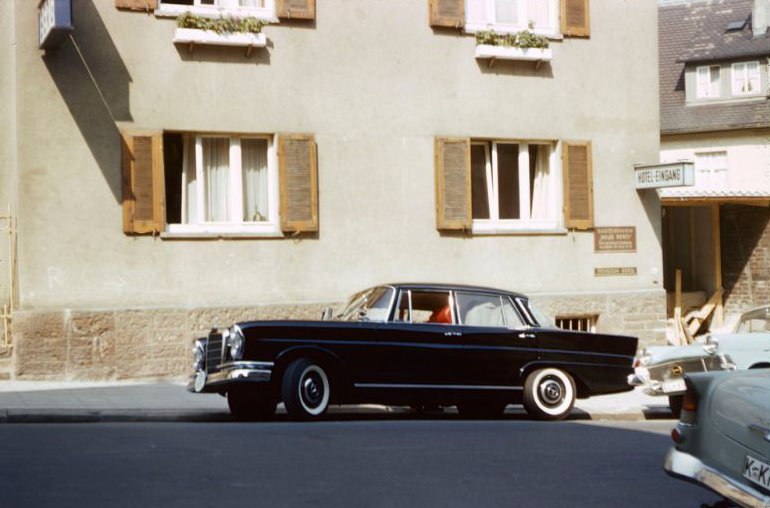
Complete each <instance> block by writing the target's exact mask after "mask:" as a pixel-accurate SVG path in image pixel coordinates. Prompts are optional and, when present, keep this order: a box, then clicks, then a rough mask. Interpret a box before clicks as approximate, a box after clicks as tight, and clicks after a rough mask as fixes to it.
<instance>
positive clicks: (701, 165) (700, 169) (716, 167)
mask: <svg viewBox="0 0 770 508" xmlns="http://www.w3.org/2000/svg"><path fill="white" fill-rule="evenodd" d="M728 184H729V182H728V178H727V152H725V151H718V152H700V153H696V154H695V185H696V186H697V187H701V188H706V189H724V188H727V187H728Z"/></svg>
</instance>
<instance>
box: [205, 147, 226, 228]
mask: <svg viewBox="0 0 770 508" xmlns="http://www.w3.org/2000/svg"><path fill="white" fill-rule="evenodd" d="M203 178H204V181H205V182H206V190H205V196H206V221H207V222H228V221H229V220H230V213H229V206H228V202H229V199H228V194H229V188H230V139H229V138H203Z"/></svg>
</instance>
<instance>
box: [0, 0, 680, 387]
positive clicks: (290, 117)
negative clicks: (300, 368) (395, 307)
mask: <svg viewBox="0 0 770 508" xmlns="http://www.w3.org/2000/svg"><path fill="white" fill-rule="evenodd" d="M43 4H45V2H43V3H41V5H43ZM71 6H72V25H73V27H74V29H73V30H72V31H71V32H69V33H65V35H64V36H63V37H62V38H61V39H62V40H61V42H60V44H59V45H58V46H57V47H55V48H50V49H39V44H40V41H39V34H38V32H36V31H35V30H34V27H35V26H37V25H38V10H37V9H36V7H35V6H34V5H33V4H32V3H30V2H23V1H20V0H0V9H1V10H2V14H3V16H2V17H0V24H3V25H4V26H3V28H5V29H4V30H2V35H0V37H2V48H0V55H1V56H2V59H1V60H0V66H2V69H1V72H0V75H2V77H3V78H2V79H3V81H2V82H0V83H2V87H0V101H2V105H3V107H2V108H0V115H2V121H3V125H5V126H6V128H5V129H4V131H5V132H7V135H5V136H3V137H2V138H3V139H0V156H2V158H1V160H2V164H3V167H2V182H0V183H1V184H2V190H0V211H1V210H3V209H4V208H3V207H4V206H6V205H9V204H10V208H11V210H12V215H13V218H14V220H15V223H16V225H17V228H16V230H17V236H16V238H17V244H18V248H17V255H16V258H17V259H16V266H17V269H16V272H15V275H14V276H13V277H14V278H15V280H16V282H15V287H17V288H18V289H17V293H18V295H17V297H16V300H15V301H14V302H13V304H14V305H13V313H12V314H13V316H12V322H11V329H12V342H13V348H12V360H11V361H10V363H9V365H10V367H9V370H10V375H11V376H12V377H15V378H18V379H32V378H35V379H40V378H52V379H61V378H66V379H115V378H137V377H158V376H163V377H167V376H182V375H184V374H185V373H186V372H187V370H188V367H189V347H190V341H191V339H193V338H194V337H196V336H200V334H202V333H205V331H206V330H208V329H209V328H210V327H211V326H212V325H214V324H222V325H224V324H228V323H230V322H232V321H234V320H237V319H241V320H243V319H262V318H316V317H317V316H318V315H319V314H320V312H321V310H322V308H323V307H324V306H326V305H329V304H333V303H335V302H340V301H342V300H344V299H345V298H346V296H347V295H349V294H351V293H352V292H353V291H355V290H358V289H361V288H363V287H366V286H369V285H373V284H377V283H382V282H387V281H394V280H399V281H403V280H415V281H435V282H457V283H470V284H484V285H490V286H496V287H503V288H509V289H514V290H518V291H521V292H524V293H527V294H529V295H531V296H532V297H533V298H534V299H535V300H536V301H538V302H539V303H540V304H541V306H542V307H543V309H544V310H545V311H547V312H550V313H551V314H552V315H554V316H556V317H557V318H559V319H560V320H561V321H560V322H562V323H566V326H573V325H574V326H586V327H590V328H592V329H594V330H595V331H599V332H602V331H606V332H617V333H628V334H632V335H638V336H639V337H640V339H641V345H644V344H650V343H653V342H656V341H657V342H660V341H662V338H663V329H664V323H663V320H664V319H665V292H664V289H663V270H662V264H661V242H662V236H661V229H660V220H661V219H660V207H659V204H658V200H657V196H655V195H654V194H653V195H650V194H645V193H639V192H637V191H636V190H635V188H634V183H633V166H634V164H636V163H640V162H651V161H656V160H657V159H658V155H659V113H658V111H659V109H658V80H657V78H656V73H655V69H657V62H658V60H657V58H658V57H657V49H656V48H657V31H656V29H655V27H656V24H657V6H656V4H655V1H654V0H644V1H639V0H590V1H589V0H561V1H559V0H542V1H527V2H525V1H523V0H508V1H505V2H494V1H491V0H489V1H487V0H467V2H463V1H458V0H451V1H449V0H433V1H430V2H429V1H428V0H424V1H423V0H419V1H415V0H393V1H388V2H375V1H373V0H363V1H355V2H353V1H350V0H317V1H316V2H313V1H305V0H302V1H299V0H283V1H281V0H275V1H274V0H261V1H260V0H254V1H245V0H240V1H229V0H212V1H203V0H186V1H184V0H178V1H166V0H160V1H159V2H156V1H144V0H143V1H129V0H110V1H108V0H72V1H71ZM188 12H189V14H186V13H188ZM222 16H224V17H225V18H226V19H233V18H235V19H236V20H238V19H240V20H241V21H235V22H232V23H235V25H233V26H235V30H236V32H237V33H235V34H233V33H225V34H219V33H217V32H216V31H208V32H206V31H203V30H200V29H198V28H196V27H202V26H204V23H210V22H211V20H214V21H216V20H217V19H219V18H220V17H222ZM246 16H247V17H248V20H247V22H246V23H245V24H244V22H243V21H242V19H243V18H244V17H246ZM207 20H208V21H207ZM257 20H259V22H266V23H268V24H267V25H265V26H264V28H262V30H261V32H259V33H255V31H256V30H258V28H259V27H257V28H255V26H254V25H255V24H259V23H258V21H257ZM528 27H531V29H530V30H529V32H530V34H529V35H530V36H531V34H535V35H539V36H542V37H544V38H545V39H546V40H547V41H548V43H549V44H548V48H536V47H535V48H528V49H526V50H525V49H521V48H517V47H513V48H511V47H505V46H494V45H493V46H494V47H493V49H491V50H489V48H486V46H488V45H489V44H478V45H477V38H478V39H479V41H480V42H481V43H484V42H485V41H486V39H484V37H489V32H488V31H489V30H493V31H494V32H496V33H498V34H505V33H517V32H520V31H522V30H527V29H528ZM220 29H221V27H220ZM230 29H233V28H232V26H231V27H230ZM479 32H480V34H479ZM477 36H478V37H477ZM534 39H535V40H536V41H541V40H542V39H541V38H534ZM486 42H488V41H486ZM516 44H519V43H516ZM538 44H540V43H538ZM524 45H526V44H524ZM482 46H483V47H482ZM485 50H489V51H492V53H491V55H493V56H492V57H491V56H490V53H484V51H485ZM500 51H502V52H500ZM628 55H634V57H633V58H629V56H628ZM511 58H512V59H511ZM611 227H622V228H623V231H625V232H626V233H627V235H628V234H630V235H631V236H632V240H633V241H632V242H630V243H628V245H622V246H621V247H620V248H617V247H612V245H613V244H612V241H611V238H610V241H609V243H607V244H606V245H609V247H608V248H606V249H605V248H602V247H597V245H598V242H599V240H597V238H599V236H600V234H603V235H605V236H603V237H602V238H605V239H606V238H607V236H606V234H607V232H608V231H610V232H611V231H614V230H612V229H607V228H611ZM9 237H10V235H9ZM0 256H8V255H7V254H4V253H2V254H0ZM0 260H1V261H3V263H2V264H0V266H5V264H6V263H8V262H9V260H6V259H4V258H0ZM4 283H5V285H4V286H3V287H8V286H9V283H8V281H4Z"/></svg>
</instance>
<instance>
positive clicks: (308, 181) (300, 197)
mask: <svg viewBox="0 0 770 508" xmlns="http://www.w3.org/2000/svg"><path fill="white" fill-rule="evenodd" d="M316 157H317V154H316V144H315V138H314V137H313V136H312V135H309V134H281V135H279V136H278V173H279V178H278V179H279V182H280V194H281V196H280V200H281V229H282V230H283V232H284V233H301V232H314V231H318V163H317V158H316Z"/></svg>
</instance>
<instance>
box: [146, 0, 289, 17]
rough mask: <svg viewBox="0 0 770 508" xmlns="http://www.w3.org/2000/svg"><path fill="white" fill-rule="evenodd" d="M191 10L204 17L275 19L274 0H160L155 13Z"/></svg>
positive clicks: (175, 13)
mask: <svg viewBox="0 0 770 508" xmlns="http://www.w3.org/2000/svg"><path fill="white" fill-rule="evenodd" d="M185 12H191V13H192V14H197V15H199V16H206V17H219V16H228V17H246V16H253V17H256V18H259V19H265V20H275V0H160V1H159V3H158V10H157V11H156V15H160V16H177V15H179V14H183V13H185Z"/></svg>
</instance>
